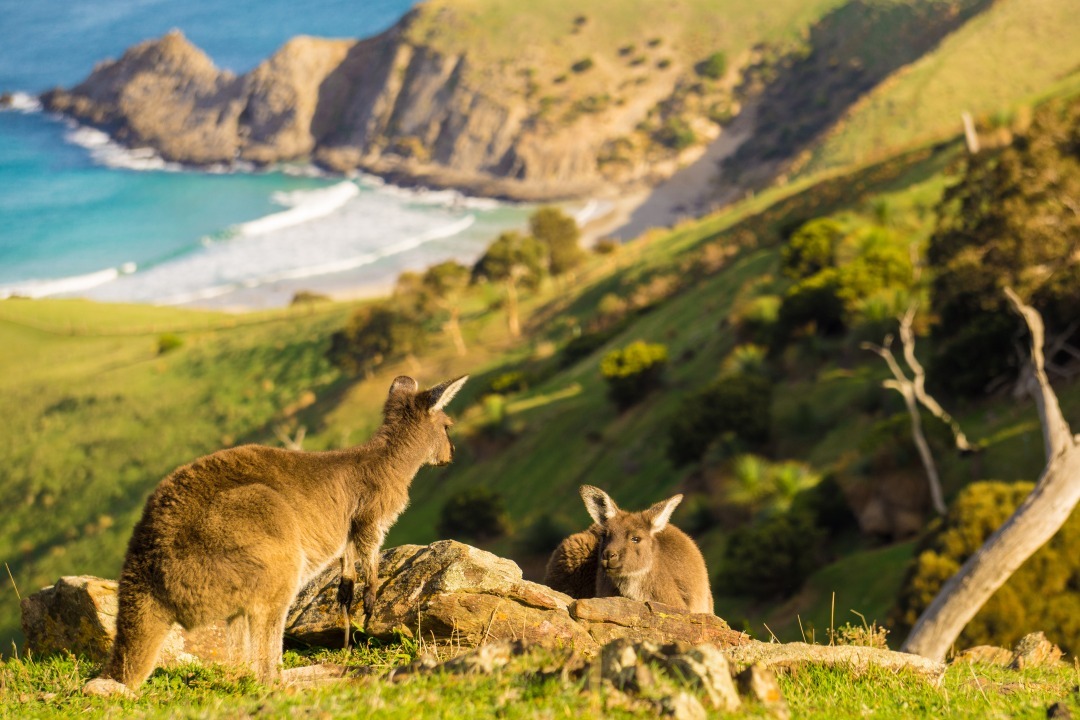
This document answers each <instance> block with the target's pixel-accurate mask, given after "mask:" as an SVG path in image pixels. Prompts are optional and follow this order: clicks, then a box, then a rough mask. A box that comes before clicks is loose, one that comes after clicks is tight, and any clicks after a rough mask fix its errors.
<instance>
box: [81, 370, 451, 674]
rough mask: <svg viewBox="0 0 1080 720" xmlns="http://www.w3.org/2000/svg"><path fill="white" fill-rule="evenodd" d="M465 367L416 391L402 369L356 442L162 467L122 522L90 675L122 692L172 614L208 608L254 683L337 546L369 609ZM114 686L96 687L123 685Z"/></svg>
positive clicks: (207, 616)
mask: <svg viewBox="0 0 1080 720" xmlns="http://www.w3.org/2000/svg"><path fill="white" fill-rule="evenodd" d="M467 379H468V377H467V376H466V377H461V378H458V379H457V380H453V381H449V382H445V383H442V384H441V385H436V386H435V387H433V388H431V389H429V390H425V391H423V392H418V388H417V384H416V381H415V380H413V379H412V378H410V377H399V378H397V379H395V380H394V382H393V384H392V385H391V386H390V395H389V397H388V398H387V400H386V405H385V407H384V409H383V415H384V421H383V424H382V426H381V427H380V428H379V429H378V430H377V431H376V432H375V435H374V436H373V437H372V438H371V440H369V441H368V442H367V443H365V444H364V445H360V446H358V447H355V448H350V449H348V450H334V451H327V452H301V451H296V450H282V449H278V448H271V447H263V446H260V445H244V446H242V447H236V448H232V449H229V450H222V451H220V452H216V453H214V454H213V455H207V456H206V457H203V458H199V459H198V460H196V461H194V462H193V463H190V464H189V465H184V466H183V467H180V468H178V469H176V470H174V471H173V473H172V474H171V475H169V476H168V477H167V478H165V479H164V480H162V481H161V484H160V485H158V487H157V489H156V490H154V492H153V494H152V495H151V496H150V499H149V500H147V502H146V507H145V508H144V510H143V515H142V518H141V519H140V520H139V522H138V523H137V524H136V525H135V530H134V533H133V534H132V536H131V542H130V544H129V545H128V550H127V556H126V557H125V558H124V566H123V570H122V571H121V574H120V587H119V602H120V607H119V614H118V615H117V618H116V642H115V643H114V644H113V649H112V653H111V655H110V657H109V660H108V663H107V664H106V666H105V670H104V673H103V676H102V678H98V679H97V680H93V681H91V682H92V683H99V684H101V683H104V684H105V685H108V684H109V680H106V679H111V680H112V681H118V682H120V683H122V684H123V685H124V686H126V688H128V689H131V690H133V689H135V688H137V687H138V686H139V685H140V684H142V682H143V681H144V680H145V679H146V677H147V676H148V675H149V674H150V671H151V670H152V669H153V668H154V664H155V663H156V661H157V655H158V651H159V650H160V648H161V644H162V641H163V640H164V639H165V636H166V635H167V634H168V632H169V629H170V627H171V626H172V624H173V623H179V624H180V625H182V626H184V627H185V628H187V629H191V628H195V627H199V626H201V625H206V624H208V623H211V622H214V621H217V620H227V621H228V623H229V640H230V645H231V646H232V652H233V658H234V659H235V660H243V661H245V662H247V663H249V664H250V666H251V668H252V669H253V670H254V671H255V673H256V674H257V676H258V677H259V679H260V680H261V681H263V682H269V681H271V680H274V679H276V678H277V677H278V675H279V673H280V665H281V640H282V635H283V633H284V629H285V617H286V614H287V613H288V610H289V606H290V605H291V604H292V602H293V600H294V598H295V597H296V595H297V593H298V592H299V591H300V589H301V588H303V587H304V585H305V584H306V583H307V582H308V581H309V580H310V579H311V578H313V577H315V576H316V575H318V574H319V573H320V572H321V571H322V570H323V569H324V568H325V567H327V566H328V565H329V564H330V563H331V562H333V561H334V560H336V559H338V558H349V560H348V564H349V566H350V567H349V571H350V572H351V571H352V563H351V558H352V557H357V558H359V559H360V560H361V561H362V565H363V570H364V575H365V578H364V579H365V584H366V589H365V593H364V612H365V613H367V614H368V616H369V617H370V615H371V611H372V605H373V604H374V601H375V584H376V579H377V576H378V560H379V548H380V546H381V545H382V542H383V538H384V537H385V536H386V532H387V530H389V528H390V526H391V525H393V524H394V521H395V520H397V517H398V515H400V514H401V512H402V510H404V509H405V506H406V505H407V504H408V502H409V486H410V484H411V483H412V479H413V477H414V476H415V475H416V472H417V470H419V469H420V467H421V466H423V465H445V464H446V463H449V462H450V460H451V459H452V458H453V455H454V445H453V443H451V442H450V437H449V435H448V433H447V428H449V427H450V425H451V424H452V422H451V420H450V418H449V417H448V416H447V415H446V413H444V412H443V408H444V407H445V406H446V404H447V403H448V402H450V400H451V399H452V398H453V397H454V395H456V394H457V392H458V391H459V390H460V389H461V386H462V385H464V384H465V381H466V380H467ZM354 553H355V555H354ZM349 594H351V588H349V587H343V589H342V595H343V596H344V595H349ZM339 599H340V600H342V601H343V602H346V601H347V600H348V599H349V598H347V597H341V596H339ZM114 685H115V683H113V686H110V687H111V689H110V688H109V687H101V686H99V687H98V688H97V692H99V693H101V692H125V690H124V688H118V687H114ZM88 690H90V688H88Z"/></svg>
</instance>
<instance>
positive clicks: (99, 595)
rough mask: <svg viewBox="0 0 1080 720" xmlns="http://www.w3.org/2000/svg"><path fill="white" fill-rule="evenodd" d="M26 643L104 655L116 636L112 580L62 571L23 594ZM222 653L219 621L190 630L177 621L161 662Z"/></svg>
mask: <svg viewBox="0 0 1080 720" xmlns="http://www.w3.org/2000/svg"><path fill="white" fill-rule="evenodd" d="M21 609H22V630H23V635H24V636H25V637H26V649H27V650H29V651H30V652H32V653H34V654H35V655H48V654H52V653H57V652H71V653H73V654H75V655H82V656H85V657H88V658H90V659H92V660H94V661H96V662H100V661H102V660H104V659H105V658H106V657H107V656H108V654H109V649H110V648H111V647H112V643H113V640H114V639H115V638H116V610H117V600H116V581H115V580H102V579H101V578H96V577H89V576H85V575H83V576H77V577H62V578H60V579H59V580H57V581H56V584H55V585H50V586H49V587H47V588H44V589H42V590H39V591H38V592H36V593H34V594H33V595H30V596H28V597H26V598H23V600H22V603H21ZM195 658H200V659H203V660H211V661H224V660H225V659H226V646H225V627H224V624H223V623H217V624H214V625H210V626H207V627H204V628H200V629H198V630H195V631H193V632H187V631H185V630H183V629H181V628H180V627H179V626H177V627H174V628H173V629H172V632H170V633H169V635H168V636H167V637H166V638H165V642H164V644H163V645H162V647H161V662H162V664H165V665H168V664H171V663H174V662H186V661H189V660H192V659H195Z"/></svg>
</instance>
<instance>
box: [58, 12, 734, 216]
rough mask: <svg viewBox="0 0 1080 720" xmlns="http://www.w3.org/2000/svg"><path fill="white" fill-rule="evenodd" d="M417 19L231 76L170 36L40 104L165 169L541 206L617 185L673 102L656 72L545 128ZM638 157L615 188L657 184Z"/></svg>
mask: <svg viewBox="0 0 1080 720" xmlns="http://www.w3.org/2000/svg"><path fill="white" fill-rule="evenodd" d="M417 12H423V9H421V10H418V11H414V12H413V13H410V14H408V15H406V16H405V18H403V19H402V20H401V21H400V22H399V23H398V24H396V25H395V26H394V27H392V28H390V29H389V30H387V31H386V32H384V33H382V34H380V35H377V36H375V37H371V38H367V39H364V40H359V41H357V40H330V39H323V38H312V37H303V36H301V37H297V38H294V39H292V40H290V41H289V42H288V43H286V44H285V45H284V46H282V47H281V48H280V49H279V50H278V51H277V52H276V53H274V55H272V56H271V57H270V58H268V59H267V60H265V61H264V62H263V63H261V64H260V65H259V66H258V67H256V68H255V69H253V70H252V71H250V72H249V73H247V74H245V75H242V76H236V75H233V74H232V73H230V72H227V71H224V70H221V69H219V68H217V67H215V66H214V64H213V63H212V61H211V60H210V58H208V57H207V56H206V54H205V53H203V52H202V51H201V50H199V49H198V48H197V47H195V46H194V45H192V44H191V43H190V42H189V41H188V40H187V39H186V38H185V37H184V36H183V35H182V34H181V33H180V32H179V31H173V32H170V33H168V34H167V35H165V36H163V37H161V38H159V39H155V40H148V41H146V42H143V43H140V44H138V45H135V46H133V47H132V48H130V49H129V50H128V51H127V52H125V53H124V55H123V56H122V57H121V58H119V59H118V60H110V61H105V62H102V63H100V64H99V65H98V66H97V67H96V68H95V69H94V70H93V72H92V73H91V74H90V75H89V76H88V77H87V78H86V79H85V80H84V81H83V82H81V83H80V84H78V85H77V86H75V87H73V88H70V89H61V88H56V89H54V90H50V91H48V92H46V93H45V94H43V95H42V97H41V100H42V102H43V104H44V106H45V107H46V108H47V109H48V110H50V111H53V112H59V113H63V114H66V115H69V116H71V117H73V118H76V119H78V120H80V121H83V122H87V123H90V124H92V125H95V126H97V127H99V128H102V129H104V130H105V131H106V132H108V133H109V134H110V135H111V136H112V137H113V138H114V139H116V140H117V141H119V142H120V143H122V144H124V145H127V146H129V147H151V148H153V149H155V150H156V151H157V152H158V153H159V154H160V155H161V156H162V157H164V158H165V159H166V160H170V161H176V162H181V163H187V164H194V165H204V166H205V165H214V164H231V163H234V162H236V161H238V160H240V161H249V162H253V163H256V164H260V165H265V164H270V163H275V162H281V161H290V160H305V159H311V160H314V161H315V162H318V163H320V164H321V165H323V166H325V167H328V168H330V169H332V170H336V171H340V172H347V171H351V170H356V169H361V170H366V171H369V172H374V173H377V174H379V175H382V176H384V177H387V178H388V179H391V180H393V181H396V182H416V183H424V184H430V185H436V186H449V187H458V188H461V189H464V190H468V191H470V192H474V193H476V194H482V195H490V196H504V197H511V198H516V199H522V200H543V199H558V198H567V197H574V196H581V195H584V194H588V193H593V192H595V191H596V190H597V189H598V188H599V187H601V186H602V185H604V184H605V183H607V182H608V181H609V180H610V179H612V178H611V177H609V176H611V172H612V171H611V170H610V167H608V169H607V170H602V168H601V165H603V163H601V161H600V157H601V155H602V154H604V153H605V152H607V153H608V154H610V146H611V145H612V143H618V142H623V143H624V144H625V143H626V140H625V137H626V136H627V134H629V133H631V132H633V130H634V128H636V127H637V126H638V124H639V123H640V122H641V121H643V120H644V119H645V118H646V117H647V115H648V113H649V111H650V109H652V108H653V106H654V105H655V104H656V103H658V102H659V101H661V100H662V99H663V98H665V97H667V96H668V95H670V94H671V93H672V92H673V91H674V89H675V84H676V77H677V75H676V74H675V73H673V72H662V73H655V74H653V75H649V76H647V77H643V78H641V82H640V83H638V84H637V85H635V89H634V93H633V98H632V99H628V100H626V101H624V102H619V103H614V102H609V100H610V98H608V100H605V101H603V103H602V104H603V107H597V108H593V109H590V110H589V111H588V112H574V113H572V114H573V115H574V119H573V120H566V119H565V118H564V119H563V120H560V121H559V122H541V118H542V116H544V114H545V112H547V110H546V109H545V108H546V106H544V107H542V105H543V103H541V101H540V99H539V98H536V97H533V96H532V95H530V94H529V93H528V92H526V91H525V90H524V88H519V89H515V90H513V91H510V90H509V89H508V88H518V85H521V83H520V82H519V81H518V79H515V78H516V76H515V75H514V72H515V71H513V70H511V69H505V68H502V67H501V66H500V67H497V68H491V67H484V68H479V67H477V68H473V67H471V66H470V62H469V58H468V56H467V55H468V54H467V53H466V52H463V51H440V50H438V49H436V48H435V47H432V46H429V45H427V44H425V42H424V40H423V39H422V38H420V37H414V36H413V35H414V34H413V33H411V32H410V29H411V27H412V24H413V20H414V18H415V16H416V13H417ZM621 72H622V71H621V70H620V71H618V73H616V74H620V73H621ZM493 74H494V75H497V76H499V77H498V82H496V83H494V84H493V83H492V75H493ZM502 74H506V75H508V76H510V77H503V76H502ZM548 100H549V101H550V102H555V101H556V100H557V101H558V102H557V104H559V105H560V106H561V107H562V109H561V110H560V111H559V112H560V113H561V115H566V114H567V113H571V110H570V108H569V106H570V104H571V103H570V101H569V99H567V98H561V99H559V98H549V99H548ZM708 127H710V128H712V131H711V132H712V135H715V134H716V133H718V132H719V129H718V128H717V127H716V126H715V124H712V123H709V124H708ZM627 152H629V150H624V151H623V154H626V153H627ZM653 152H654V153H655V152H658V151H657V150H655V149H654V150H653ZM631 154H633V153H631ZM639 154H640V153H639ZM669 159H672V158H669ZM637 160H638V161H637V162H630V163H629V165H628V168H629V169H623V170H621V171H620V172H621V173H622V175H626V177H625V178H622V175H620V179H625V180H626V181H627V182H632V181H636V180H641V179H643V178H646V177H648V178H649V179H650V181H652V180H656V179H658V178H652V174H653V173H655V172H656V168H657V167H658V166H657V165H656V164H655V163H647V162H643V160H644V158H643V157H642V158H637ZM608 166H610V163H608ZM672 171H674V170H672ZM605 173H607V174H606V175H605ZM669 174H670V173H669Z"/></svg>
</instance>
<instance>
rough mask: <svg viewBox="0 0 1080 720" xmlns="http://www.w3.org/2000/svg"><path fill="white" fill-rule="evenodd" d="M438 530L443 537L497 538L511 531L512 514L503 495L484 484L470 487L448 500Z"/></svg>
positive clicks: (440, 514)
mask: <svg viewBox="0 0 1080 720" xmlns="http://www.w3.org/2000/svg"><path fill="white" fill-rule="evenodd" d="M437 529H438V532H439V536H440V537H442V538H455V539H456V538H464V539H467V540H494V539H496V538H501V537H503V536H505V535H506V534H507V533H508V532H509V531H510V517H509V515H507V513H506V506H505V504H504V503H503V498H502V495H500V494H499V493H497V492H494V491H492V490H489V489H487V488H485V487H471V488H468V489H466V490H462V491H460V492H458V493H456V494H454V495H452V496H451V497H450V498H449V499H448V500H447V501H446V504H445V505H443V507H442V510H441V511H440V513H439V524H438V527H437Z"/></svg>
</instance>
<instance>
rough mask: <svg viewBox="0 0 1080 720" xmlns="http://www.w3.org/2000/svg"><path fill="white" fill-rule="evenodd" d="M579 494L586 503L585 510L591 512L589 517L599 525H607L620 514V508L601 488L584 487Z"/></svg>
mask: <svg viewBox="0 0 1080 720" xmlns="http://www.w3.org/2000/svg"><path fill="white" fill-rule="evenodd" d="M578 492H580V493H581V499H582V500H584V501H585V509H586V510H588V511H589V516H590V517H591V518H592V519H593V521H594V522H596V523H597V524H598V525H603V524H605V523H606V522H607V521H608V520H610V519H611V518H613V517H615V516H616V515H618V514H619V506H618V505H616V504H615V501H614V500H612V499H611V497H610V496H609V495H608V494H607V493H606V492H604V491H603V490H601V489H600V488H598V487H593V486H592V485H582V486H581V489H580V490H579V491H578Z"/></svg>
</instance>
